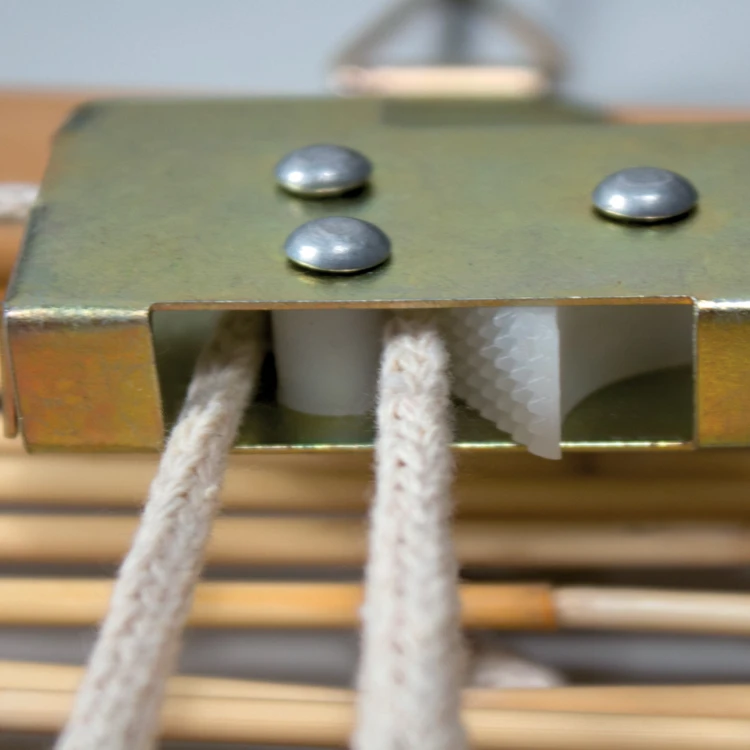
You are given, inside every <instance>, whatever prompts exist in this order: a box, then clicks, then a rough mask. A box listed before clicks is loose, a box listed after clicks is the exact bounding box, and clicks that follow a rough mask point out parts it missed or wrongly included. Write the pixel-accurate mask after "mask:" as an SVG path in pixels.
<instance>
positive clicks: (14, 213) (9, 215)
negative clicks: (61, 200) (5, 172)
mask: <svg viewBox="0 0 750 750" xmlns="http://www.w3.org/2000/svg"><path fill="white" fill-rule="evenodd" d="M38 196H39V186H38V185H33V184H30V183H27V182H0V222H14V221H26V220H27V219H28V218H29V214H30V213H31V209H32V207H33V205H34V203H35V202H36V199H37V197H38Z"/></svg>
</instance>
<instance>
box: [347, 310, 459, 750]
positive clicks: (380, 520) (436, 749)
mask: <svg viewBox="0 0 750 750" xmlns="http://www.w3.org/2000/svg"><path fill="white" fill-rule="evenodd" d="M447 360H448V358H447V354H446V350H445V347H444V345H443V342H442V341H441V338H440V336H439V334H438V331H437V328H436V326H435V325H433V323H432V322H431V321H430V320H429V319H426V318H421V317H410V318H396V319H394V320H393V321H392V322H391V323H390V324H389V326H388V327H387V330H386V336H385V350H384V352H383V359H382V367H381V373H380V383H379V405H378V438H377V444H376V482H377V484H376V494H375V498H374V501H373V506H372V510H371V518H370V553H369V562H368V565H367V569H366V594H365V605H364V609H363V625H362V629H363V630H362V646H361V648H362V651H361V663H360V673H359V676H358V691H359V692H358V707H357V723H356V728H355V733H354V738H353V743H354V747H355V748H356V750H461V749H462V748H464V747H466V736H465V733H464V730H463V727H462V724H461V719H460V694H461V683H462V678H463V643H462V637H461V630H460V603H459V598H458V586H457V577H458V566H457V562H456V557H455V554H454V550H453V542H452V537H451V528H450V525H451V514H452V500H451V481H452V477H453V461H452V456H451V453H450V440H451V429H450V423H449V413H450V411H449V407H450V402H449V383H448V361H447Z"/></svg>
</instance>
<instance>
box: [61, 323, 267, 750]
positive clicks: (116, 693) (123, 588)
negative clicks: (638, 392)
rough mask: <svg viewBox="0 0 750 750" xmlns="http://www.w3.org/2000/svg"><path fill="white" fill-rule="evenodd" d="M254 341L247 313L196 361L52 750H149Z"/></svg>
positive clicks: (249, 383) (257, 342)
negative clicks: (89, 652)
mask: <svg viewBox="0 0 750 750" xmlns="http://www.w3.org/2000/svg"><path fill="white" fill-rule="evenodd" d="M261 341H262V336H261V326H260V322H259V319H258V316H257V314H254V313H229V314H227V315H225V316H224V317H223V319H222V321H221V323H220V324H219V327H218V328H217V331H216V334H215V335H214V338H213V340H212V342H211V343H210V345H209V346H208V347H207V349H206V350H205V351H204V353H203V354H202V355H201V358H200V359H199V362H198V364H197V366H196V370H195V374H194V375H193V379H192V382H191V384H190V388H189V390H188V394H187V398H186V401H185V405H184V407H183V409H182V413H181V414H180V417H179V420H178V421H177V424H176V425H175V427H174V430H173V431H172V434H171V436H170V438H169V441H168V443H167V446H166V449H165V451H164V455H163V457H162V460H161V463H160V465H159V470H158V472H157V475H156V478H155V479H154V481H153V483H152V485H151V489H150V492H149V497H148V501H147V503H146V506H145V509H144V512H143V517H142V519H141V523H140V526H139V528H138V531H137V533H136V535H135V538H134V540H133V543H132V546H131V548H130V551H129V552H128V554H127V556H126V558H125V561H124V562H123V565H122V567H121V569H120V573H119V577H118V580H117V582H116V585H115V588H114V591H113V594H112V599H111V602H110V607H109V612H108V614H107V616H106V618H105V620H104V623H103V625H102V628H101V632H100V633H99V637H98V640H97V642H96V644H95V646H94V650H93V652H92V654H91V657H90V661H89V666H88V669H87V671H86V675H85V678H84V680H83V682H82V684H81V687H80V689H79V692H78V695H77V698H76V701H75V705H74V707H73V711H72V713H71V716H70V718H69V720H68V724H67V726H66V728H65V730H64V732H63V733H62V735H61V737H60V739H59V741H58V744H57V746H56V747H57V748H58V750H101V749H102V748H105V747H106V748H107V750H142V749H144V748H149V747H151V746H152V742H153V739H154V735H155V734H156V731H157V725H158V716H159V710H160V708H161V702H162V696H163V692H164V688H165V682H166V679H167V678H168V677H169V675H170V673H171V672H172V670H173V668H174V664H175V662H176V659H177V656H178V652H179V646H180V635H181V632H182V629H183V627H184V624H185V620H186V618H187V614H188V612H189V610H190V605H191V602H192V597H193V589H194V587H195V583H196V581H197V578H198V575H199V573H200V569H201V566H202V563H203V557H204V551H205V548H206V543H207V541H208V537H209V534H210V530H211V523H212V521H213V518H214V516H215V514H216V511H217V508H218V505H219V491H220V488H221V483H222V480H223V477H224V473H225V467H226V459H227V455H228V453H229V450H230V448H231V446H232V443H233V442H234V439H235V436H236V433H237V429H238V427H239V423H240V420H241V418H242V414H243V412H244V410H245V407H246V405H247V403H248V401H249V399H250V397H251V394H252V392H253V389H254V387H255V385H256V381H257V378H258V372H259V369H260V364H261V359H262V355H263V346H262V343H261Z"/></svg>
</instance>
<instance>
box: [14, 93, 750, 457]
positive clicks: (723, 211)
mask: <svg viewBox="0 0 750 750" xmlns="http://www.w3.org/2000/svg"><path fill="white" fill-rule="evenodd" d="M394 111H395V110H394V109H393V105H391V108H390V109H389V108H388V106H384V105H383V104H382V103H380V102H377V101H370V100H368V101H340V100H335V101H324V100H306V101H305V100H302V101H283V100H280V101H208V102H205V101H204V102H153V101H152V102H130V103H128V102H117V103H105V104H96V105H91V106H88V107H86V108H84V109H82V110H80V111H79V113H78V114H77V115H76V116H75V117H74V118H73V119H72V120H71V121H70V123H69V124H68V125H67V127H66V128H65V129H64V130H63V131H62V132H61V134H60V135H59V136H58V138H57V142H56V144H55V149H54V153H53V157H52V161H51V164H50V167H49V170H48V173H47V176H46V178H45V182H44V186H43V190H42V195H41V201H40V206H39V207H38V208H37V210H36V211H35V212H34V216H33V218H32V221H31V225H30V228H29V232H28V236H27V241H26V243H25V249H24V252H23V255H22V258H21V261H20V264H19V268H18V269H17V273H16V276H15V281H14V283H13V285H12V287H11V290H10V292H9V294H8V298H7V301H6V309H5V325H6V332H7V338H8V348H9V351H10V356H11V367H12V369H13V378H14V384H15V386H16V388H17V394H16V403H17V406H18V410H19V415H20V418H21V420H22V425H23V430H24V433H25V434H26V435H27V440H29V443H30V445H31V447H38V448H68V449H70V448H92V447H94V448H96V447H100V448H120V447H132V445H133V443H134V442H135V443H138V444H140V446H141V447H144V448H150V447H153V446H154V445H156V444H158V443H159V442H160V441H161V438H162V435H161V434H157V433H160V427H159V425H160V424H161V415H160V414H159V410H158V404H159V398H158V394H157V393H156V388H155V386H153V388H152V386H151V385H150V384H152V383H156V377H157V376H156V359H155V357H154V356H153V354H152V355H151V356H144V357H143V359H142V360H139V362H140V365H139V369H140V372H139V373H137V378H138V382H139V383H142V384H144V385H139V386H138V388H137V389H135V393H136V395H134V398H136V399H137V400H139V405H138V406H137V408H136V407H135V405H134V404H133V403H123V404H122V405H118V407H117V408H118V409H128V410H133V411H130V412H129V413H130V414H132V415H135V416H134V417H133V419H135V420H136V424H130V425H128V427H127V429H126V428H124V427H122V426H121V425H122V424H124V422H127V418H125V417H123V415H122V414H118V415H117V416H116V417H115V416H113V417H112V418H111V419H109V421H106V420H105V421H104V422H99V423H98V427H97V429H96V430H93V428H87V427H86V419H88V417H87V418H86V419H82V426H81V430H80V431H78V432H76V434H71V433H70V432H69V431H61V430H57V429H56V428H54V427H53V426H52V425H51V424H47V423H46V422H44V421H42V420H41V416H40V415H41V414H42V413H43V409H41V406H42V404H43V402H44V401H45V399H46V402H47V403H49V397H48V395H47V394H48V393H49V388H50V387H52V388H53V390H54V388H56V387H57V385H56V384H55V382H54V381H55V379H56V377H57V373H58V372H64V373H65V377H66V378H73V379H74V380H77V381H78V382H80V383H81V384H82V385H81V388H82V389H85V390H86V396H85V398H84V399H83V400H82V402H81V403H80V404H79V405H78V407H77V408H79V409H83V410H86V411H87V413H89V414H100V415H101V414H103V413H104V412H103V407H102V405H103V404H104V403H105V401H107V400H110V399H111V393H113V392H114V391H112V390H111V387H112V385H113V381H112V380H110V379H109V378H110V375H107V376H106V377H104V376H103V375H102V362H105V363H110V364H111V365H112V366H114V364H115V363H116V362H117V359H118V356H119V355H118V352H117V349H118V347H120V346H121V344H120V343H118V340H117V338H116V337H112V338H111V339H108V337H106V336H102V337H101V342H102V343H101V349H100V350H98V351H97V352H96V353H93V352H91V351H89V352H88V353H87V354H86V356H85V357H79V356H78V355H77V353H76V347H75V345H74V343H73V341H74V334H75V333H76V332H77V331H79V330H82V328H85V327H86V326H87V325H99V324H100V323H99V322H100V321H106V320H107V319H109V318H110V317H111V318H112V319H119V318H122V317H123V316H125V317H127V318H128V319H135V318H138V319H139V320H141V321H143V322H142V325H144V326H145V325H146V323H145V314H146V313H147V312H149V311H152V310H156V309H180V308H194V309H201V308H211V307H228V308H245V307H254V308H263V309H269V308H277V307H295V306H302V307H332V306H355V307H367V306H377V307H432V306H453V305H466V304H489V303H511V304H513V303H515V304H523V303H526V302H542V303H544V302H550V303H552V302H559V303H563V304H585V303H589V302H591V303H593V302H599V303H601V302H611V303H616V302H629V303H645V302H650V303H654V302H656V303H665V304H670V303H691V302H693V301H697V302H699V303H703V302H715V301H726V300H729V301H730V302H729V303H723V304H724V307H723V308H722V309H721V311H720V312H719V313H717V317H716V320H715V322H714V324H713V327H712V328H711V329H710V330H709V329H705V331H706V333H705V336H699V337H698V351H697V357H698V361H699V362H701V363H702V364H701V366H700V367H699V369H698V371H697V372H698V375H699V382H698V384H697V388H696V394H697V395H696V398H697V399H698V400H699V401H700V399H701V398H702V394H710V398H711V403H713V404H721V405H722V408H725V407H726V406H727V405H729V404H731V408H732V409H733V410H734V411H735V412H736V414H737V415H740V416H735V417H734V418H732V419H729V418H727V419H724V418H722V417H718V416H716V415H714V416H713V417H712V418H711V419H706V415H705V413H706V407H705V406H704V405H702V404H701V403H697V404H696V406H695V409H694V411H696V412H697V413H699V414H701V415H702V416H701V420H700V421H699V423H698V433H697V434H696V435H695V436H694V438H695V442H696V443H698V444H700V443H703V442H706V443H710V444H712V445H722V444H724V445H730V444H731V445H747V444H749V443H750V435H748V430H747V429H746V427H745V426H744V425H746V424H747V423H748V422H749V421H750V391H748V389H747V388H746V387H740V383H739V381H738V379H737V378H733V377H732V373H728V372H726V371H725V370H724V366H725V364H727V366H729V367H733V366H734V365H735V364H736V362H735V361H734V360H733V359H732V357H731V356H730V355H729V354H727V355H726V356H723V358H720V359H719V360H717V361H716V363H715V364H713V363H712V362H710V361H709V362H706V360H705V358H704V359H701V347H702V346H704V345H706V344H707V342H706V340H705V338H706V337H709V338H712V337H713V336H714V335H716V334H717V332H718V331H719V330H723V331H724V330H725V331H729V333H728V334H727V336H729V339H730V341H731V343H730V344H726V343H724V344H722V347H723V351H730V352H731V350H732V347H733V346H735V344H736V346H737V350H738V351H739V350H742V348H743V347H744V348H745V349H746V348H747V347H748V343H747V342H748V341H750V326H748V325H747V324H743V325H734V324H733V325H732V326H731V328H726V329H725V328H724V323H725V321H729V320H734V319H735V318H736V316H734V305H735V301H737V302H738V304H739V303H741V302H742V301H743V300H746V299H747V298H748V297H750V267H749V266H748V264H747V263H746V262H745V259H744V254H745V251H746V248H747V247H748V246H750V212H749V211H748V210H747V207H746V190H745V183H746V175H747V174H750V127H748V126H747V125H742V124H734V125H696V126H687V125H660V126H614V125H600V124H597V125H592V124H575V125H572V124H571V125H565V124H559V123H557V124H554V125H539V124H536V125H528V124H521V123H522V122H523V118H520V117H519V118H516V119H515V123H516V124H506V125H504V126H503V125H502V118H501V117H500V116H499V115H498V118H497V123H495V122H493V121H492V118H491V117H488V116H487V113H486V111H485V112H483V113H482V117H478V118H477V119H476V120H473V121H472V120H471V118H469V121H468V122H467V123H459V124H453V123H448V124H446V123H445V122H439V118H438V120H436V122H435V125H434V127H431V126H430V125H429V124H428V122H424V120H427V121H429V118H421V120H422V122H418V123H414V122H410V121H409V117H408V116H406V114H405V113H404V112H403V111H402V112H400V114H399V113H398V112H397V114H398V116H395V117H394ZM386 115H388V116H386ZM412 116H415V115H414V113H413V112H412ZM538 118H539V116H538V115H536V116H535V118H532V117H530V118H529V120H533V119H536V120H537V121H538ZM419 119H420V118H417V120H419ZM553 119H554V118H553ZM509 121H514V120H513V118H510V120H509ZM315 142H334V143H340V144H343V145H348V146H352V147H355V148H357V149H359V150H361V151H362V152H364V153H365V154H367V155H368V156H369V157H370V158H371V159H372V160H373V162H374V164H375V176H374V180H373V184H372V187H371V189H369V190H367V191H365V192H364V193H361V194H360V195H358V196H355V197H350V198H346V199H337V200H328V201H302V200H300V199H298V198H294V197H291V196H289V195H287V194H285V193H283V192H281V191H279V190H277V189H276V187H275V185H274V183H273V177H272V174H273V166H274V164H275V163H276V161H277V160H278V159H279V158H280V157H281V156H282V155H283V154H284V153H286V152H287V151H288V150H291V149H292V148H295V147H298V146H300V145H304V144H307V143H315ZM638 164H653V165H655V166H662V167H666V168H669V169H673V170H674V171H676V172H679V173H681V174H684V175H685V176H687V177H688V178H689V179H690V180H691V181H693V183H694V184H695V185H696V186H697V188H698V190H699V191H700V193H701V204H700V207H699V209H698V211H697V212H696V213H695V214H694V215H692V216H691V217H689V218H688V219H687V220H685V221H682V222H677V223H673V224H667V225H658V226H651V227H634V226H629V225H623V224H615V223H612V222H609V221H606V220H604V219H602V218H601V217H598V216H596V215H594V214H593V213H592V211H591V207H590V193H591V190H592V188H593V187H594V186H595V185H596V183H597V182H598V181H599V180H600V179H601V178H602V177H603V176H604V175H606V174H608V173H609V172H612V171H615V170H617V169H620V168H622V167H624V166H632V165H638ZM336 214H346V215H349V216H356V217H359V218H362V219H366V220H368V221H371V222H373V223H375V224H377V225H378V226H379V227H381V228H382V229H383V230H384V231H385V232H386V233H387V234H388V235H389V236H390V238H391V240H392V242H393V259H392V261H391V262H390V263H388V264H387V265H386V266H384V267H382V268H379V269H377V270H375V271H372V272H369V273H365V274H361V275H358V276H353V277H346V278H343V277H341V278H335V277H321V276H313V275H310V274H309V273H306V272H304V271H300V270H296V269H294V268H292V267H291V266H289V265H288V264H287V263H286V262H285V260H284V256H283V252H282V244H283V241H284V239H285V237H286V236H287V235H288V234H289V232H291V231H292V230H293V229H294V228H295V227H297V226H298V225H299V224H300V223H302V222H303V221H306V220H308V219H311V218H314V217H319V216H326V215H336ZM701 309H703V308H701V307H700V306H699V311H700V310H701ZM743 320H744V319H743ZM51 321H59V322H60V325H63V326H64V325H66V322H65V321H69V325H70V327H71V331H70V334H71V345H70V346H69V347H68V348H67V350H63V349H62V348H59V349H56V350H55V353H54V356H52V355H51V354H50V353H49V351H41V350H40V349H39V347H38V346H36V345H35V343H34V339H33V337H32V336H31V332H32V331H34V330H37V329H39V328H40V327H41V328H44V327H46V326H48V325H49V324H50V323H51ZM699 328H700V325H699ZM700 330H704V329H700ZM743 342H744V343H743ZM727 346H729V349H728V350H727ZM706 351H708V349H706ZM139 356H140V355H139ZM107 367H109V365H107ZM131 374H132V375H133V376H135V374H133V373H131ZM111 377H114V378H117V372H116V369H115V371H114V374H112V375H111ZM123 377H124V375H123ZM744 382H746V381H744ZM707 397H708V396H707ZM59 408H60V409H62V410H63V412H64V411H65V406H64V404H61V405H60V407H59ZM69 408H71V409H72V408H73V407H72V405H71V406H70V407H69ZM146 412H148V413H146ZM745 415H746V416H745ZM61 418H62V417H61ZM30 435H33V439H29V436H30ZM102 435H104V437H103V438H102ZM495 440H497V438H495ZM490 442H491V443H492V442H493V441H492V440H490ZM582 442H583V443H586V442H587V441H586V440H583V441H582ZM616 443H617V441H615V442H614V443H613V444H616ZM496 444H497V445H500V444H501V441H497V443H496Z"/></svg>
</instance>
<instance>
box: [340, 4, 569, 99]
mask: <svg viewBox="0 0 750 750" xmlns="http://www.w3.org/2000/svg"><path fill="white" fill-rule="evenodd" d="M435 2H436V0H405V2H399V3H398V4H396V5H395V6H393V7H392V8H390V9H389V10H388V11H387V12H386V13H385V14H384V15H383V16H381V17H380V18H379V19H377V20H376V21H375V22H373V23H372V24H371V25H370V26H368V27H367V28H365V30H364V31H362V32H361V33H360V34H359V35H358V36H356V37H355V38H354V40H352V41H351V42H350V43H349V44H348V45H347V46H346V47H345V48H344V49H343V50H342V51H341V52H340V53H339V55H338V56H337V57H336V58H335V60H334V62H333V69H332V73H331V79H330V80H331V85H332V87H333V88H334V90H335V91H337V92H338V93H341V94H345V95H353V96H382V97H396V98H405V97H447V98H452V97H459V98H476V97H490V96H491V97H494V98H498V97H499V98H509V99H534V98H538V97H541V96H543V95H545V94H547V93H549V91H550V90H551V88H552V86H553V83H554V81H555V79H556V78H557V76H558V74H559V72H560V69H561V67H562V53H561V51H560V49H559V48H558V46H557V45H556V43H555V42H554V41H553V40H552V39H551V38H550V37H549V36H548V35H547V33H546V32H544V31H543V30H542V29H541V28H540V27H539V26H537V25H536V24H535V23H533V22H532V21H531V20H530V19H528V18H527V17H526V16H524V15H523V14H522V13H520V12H519V11H518V10H517V9H516V8H514V7H512V6H511V5H510V4H509V3H502V4H499V3H497V2H494V0H450V2H445V0H442V2H441V3H440V4H441V5H443V6H444V13H445V15H446V16H447V18H446V23H447V24H449V28H448V31H449V33H448V34H446V40H445V44H444V48H445V49H444V53H445V54H444V55H443V56H442V57H443V59H442V60H440V61H438V62H436V63H435V64H425V65H382V64H376V63H374V62H373V61H374V58H375V54H374V53H375V51H376V50H377V49H378V48H379V47H380V46H381V45H383V44H384V43H385V42H386V41H387V40H388V39H389V38H391V37H392V36H393V34H394V33H395V32H397V31H398V30H399V29H400V28H402V27H403V26H405V25H406V23H407V22H408V21H409V20H410V19H411V18H412V17H413V16H415V15H417V14H418V13H419V12H420V10H421V9H422V8H425V7H428V6H429V5H431V4H433V3H435ZM448 11H452V12H448ZM470 15H481V17H482V18H483V19H486V20H487V21H490V22H492V23H493V25H494V26H496V27H497V28H498V29H499V30H505V31H509V32H510V33H511V34H512V35H513V36H514V37H515V38H516V39H517V40H518V41H520V42H521V43H522V44H523V45H524V46H525V47H526V48H527V49H528V50H529V51H530V53H531V56H532V62H531V63H528V64H505V65H503V64H481V65H470V64H466V62H465V54H462V53H465V51H466V50H465V48H464V47H465V39H466V37H465V35H463V34H461V33H460V29H459V33H452V32H453V31H454V30H456V29H457V27H459V26H464V27H465V25H466V21H467V19H468V18H469V16H470Z"/></svg>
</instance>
